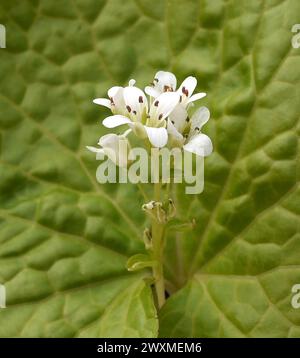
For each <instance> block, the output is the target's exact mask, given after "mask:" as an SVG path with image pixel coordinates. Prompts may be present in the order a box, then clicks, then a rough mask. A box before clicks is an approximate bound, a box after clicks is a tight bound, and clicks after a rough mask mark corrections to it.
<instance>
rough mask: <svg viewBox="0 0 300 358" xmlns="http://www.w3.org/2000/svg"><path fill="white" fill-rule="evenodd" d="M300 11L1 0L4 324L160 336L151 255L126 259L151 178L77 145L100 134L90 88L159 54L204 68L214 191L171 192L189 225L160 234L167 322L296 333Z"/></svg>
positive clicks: (9, 328)
mask: <svg viewBox="0 0 300 358" xmlns="http://www.w3.org/2000/svg"><path fill="white" fill-rule="evenodd" d="M299 13H300V4H299V1H298V0H265V1H261V0H252V1H246V0H244V1H241V0H235V1H234V0H229V1H225V0H224V1H221V0H212V1H211V0H210V1H209V0H199V1H197V0H166V1H161V0H160V1H158V0H157V1H152V0H126V1H123V0H106V1H105V0H61V1H54V0H49V1H42V0H40V1H38V0H24V1H22V2H20V1H17V0H2V1H1V4H0V23H2V24H4V25H6V28H7V48H6V49H0V76H1V81H0V105H1V115H0V144H1V147H0V148H1V152H0V154H1V156H0V283H2V284H5V286H6V289H7V308H6V309H1V310H0V336H22V337H28V336H39V337H40V336H42V337H50V336H51V337H52V336H61V337H70V336H76V337H77V336H80V337H87V336H88V337H90V336H95V337H115V336H117V337H121V336H129V337H139V336H140V337H153V336H156V335H157V320H156V313H155V309H154V304H153V300H152V294H151V290H150V288H149V286H148V284H147V283H145V281H144V278H145V276H146V275H147V272H145V273H142V274H136V273H129V272H127V271H126V261H127V259H128V257H130V256H131V255H133V254H137V253H143V245H142V241H141V240H140V239H141V236H142V230H143V227H144V226H145V220H144V216H143V213H142V212H141V210H140V208H141V205H142V203H143V201H144V198H143V195H142V193H141V192H140V191H139V189H138V188H137V187H136V186H134V185H131V184H126V185H125V184H121V185H100V184H98V183H97V182H96V180H95V171H96V167H97V163H96V162H95V160H94V157H93V155H91V153H88V152H87V151H86V150H85V145H93V144H95V143H96V142H97V140H98V138H99V137H100V135H102V134H104V133H106V131H105V130H104V128H103V127H102V126H101V125H100V123H101V121H100V119H102V118H104V117H105V116H106V115H107V114H108V111H106V110H105V109H101V108H99V107H98V106H95V105H93V104H92V102H91V100H92V99H93V98H95V97H101V96H105V95H106V90H107V89H108V88H109V87H111V86H112V85H120V84H125V83H126V82H128V80H129V79H130V78H135V79H136V80H137V81H138V84H139V85H141V86H143V85H146V84H148V83H149V82H150V81H151V80H152V77H153V74H154V73H155V72H156V70H158V69H169V70H172V71H174V72H175V73H176V74H177V76H178V78H179V79H180V80H182V79H183V78H184V77H185V76H187V75H190V74H193V75H195V76H196V77H197V78H198V80H199V83H198V89H199V90H201V91H202V90H204V91H206V92H207V93H208V97H207V99H206V100H205V101H203V100H202V103H204V104H206V105H208V106H209V108H210V110H211V113H212V119H211V120H210V122H209V123H208V124H207V125H206V128H205V131H206V133H207V134H209V135H210V136H211V138H212V140H213V143H214V149H215V150H214V153H213V155H212V156H211V157H209V158H208V159H207V160H206V162H205V190H204V193H202V194H201V195H199V196H191V195H185V194H184V192H183V188H181V187H179V188H178V190H177V192H176V199H177V200H176V205H177V208H178V212H179V214H180V219H182V220H189V221H190V220H191V219H192V218H195V220H196V227H195V229H194V230H193V231H187V232H186V233H185V234H182V233H179V234H176V235H175V234H174V233H170V235H169V237H168V240H167V245H166V250H165V252H166V255H165V256H166V266H165V273H166V278H167V284H168V289H169V291H170V293H172V295H171V297H170V298H169V299H168V301H167V303H166V305H165V306H164V307H163V309H162V311H161V312H160V334H161V335H162V336H167V337H171V336H196V337H197V336H209V337H218V336H229V337H232V336H259V337H260V336H280V337H283V336H293V337H295V336H300V313H299V310H298V311H297V310H295V309H293V308H292V306H291V303H290V301H291V288H292V286H293V285H294V284H296V283H300V244H299V243H300V240H299V239H300V237H299V207H300V205H299V202H300V199H299V189H298V186H297V173H296V169H297V155H298V153H299V151H298V146H297V144H298V143H297V142H298V138H297V134H296V133H297V124H298V119H299V113H300V57H299V55H300V49H293V48H292V47H291V38H292V36H293V34H292V33H291V28H292V25H294V24H295V23H298V22H299V21H300V20H299ZM145 190H146V193H147V190H148V188H145Z"/></svg>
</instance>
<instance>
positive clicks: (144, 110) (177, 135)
mask: <svg viewBox="0 0 300 358" xmlns="http://www.w3.org/2000/svg"><path fill="white" fill-rule="evenodd" d="M196 86H197V80H196V78H195V77H192V76H189V77H187V78H186V79H185V80H184V81H183V82H182V84H181V85H180V87H179V88H178V89H177V88H176V87H177V80H176V77H175V75H174V74H173V73H170V72H165V71H159V72H157V73H156V75H155V77H154V80H153V82H152V83H151V85H149V86H147V87H146V88H145V89H144V91H142V90H141V89H140V88H138V87H136V86H135V80H130V81H129V84H128V86H127V87H119V86H115V87H112V88H110V89H109V90H108V98H97V99H95V100H94V101H93V102H94V103H95V104H98V105H101V106H105V107H107V108H109V109H110V110H111V111H112V114H113V115H112V116H109V117H107V118H105V119H104V120H103V122H102V124H103V125H104V126H105V127H107V128H115V127H119V126H122V125H128V126H129V129H128V130H127V131H125V132H124V133H123V134H122V135H117V134H107V135H105V136H103V137H101V138H100V140H99V143H98V144H99V146H100V148H96V147H90V146H88V147H87V148H88V149H89V150H91V151H92V152H96V153H99V152H102V153H105V154H106V155H108V156H109V155H110V154H109V153H114V156H115V158H117V164H118V165H120V166H122V163H123V162H125V160H124V158H123V157H122V153H120V151H119V150H118V147H119V142H120V141H121V140H122V141H124V140H127V136H128V135H129V134H130V133H131V132H133V133H134V134H135V135H137V136H138V137H140V138H143V139H145V140H146V141H148V143H150V144H151V146H152V147H157V148H162V147H165V146H167V147H169V148H174V147H177V148H182V149H183V150H185V151H189V152H192V153H195V154H197V155H200V156H208V155H209V154H211V152H212V142H211V140H210V138H209V137H208V136H207V135H205V134H203V133H201V128H202V126H203V125H204V124H205V123H206V122H207V121H208V120H209V116H210V113H209V110H208V109H207V108H206V107H200V108H199V109H198V110H196V111H195V112H194V113H193V115H192V116H191V117H190V116H189V110H190V108H191V107H192V106H193V105H194V102H195V101H197V100H199V99H201V98H203V97H205V96H206V93H196V94H194V90H195V88H196ZM146 94H147V95H148V96H149V98H147V96H146Z"/></svg>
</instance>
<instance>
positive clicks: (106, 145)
mask: <svg viewBox="0 0 300 358" xmlns="http://www.w3.org/2000/svg"><path fill="white" fill-rule="evenodd" d="M99 145H101V146H102V147H103V150H104V152H105V154H106V155H107V156H108V157H109V159H110V160H111V161H112V162H114V163H115V164H117V165H119V166H121V167H123V166H126V165H127V150H126V148H127V146H128V141H127V139H126V138H124V137H121V136H118V135H117V134H114V133H109V134H106V135H104V136H103V137H101V138H100V139H99Z"/></svg>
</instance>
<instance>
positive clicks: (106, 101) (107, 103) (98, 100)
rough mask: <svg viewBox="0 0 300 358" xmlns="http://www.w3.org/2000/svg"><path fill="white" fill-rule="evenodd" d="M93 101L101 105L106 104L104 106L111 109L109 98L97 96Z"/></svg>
mask: <svg viewBox="0 0 300 358" xmlns="http://www.w3.org/2000/svg"><path fill="white" fill-rule="evenodd" d="M93 103H95V104H99V105H100V106H104V107H107V108H109V109H111V102H110V100H109V99H107V98H95V99H94V100H93Z"/></svg>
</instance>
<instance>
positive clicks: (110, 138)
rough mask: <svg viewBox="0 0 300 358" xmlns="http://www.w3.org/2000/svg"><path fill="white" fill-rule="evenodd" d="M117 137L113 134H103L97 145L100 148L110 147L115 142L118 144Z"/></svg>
mask: <svg viewBox="0 0 300 358" xmlns="http://www.w3.org/2000/svg"><path fill="white" fill-rule="evenodd" d="M118 140H119V136H118V135H117V134H115V133H109V134H105V135H104V136H103V137H101V138H100V139H99V142H98V144H99V145H101V147H111V146H112V145H114V144H115V143H116V142H118Z"/></svg>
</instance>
